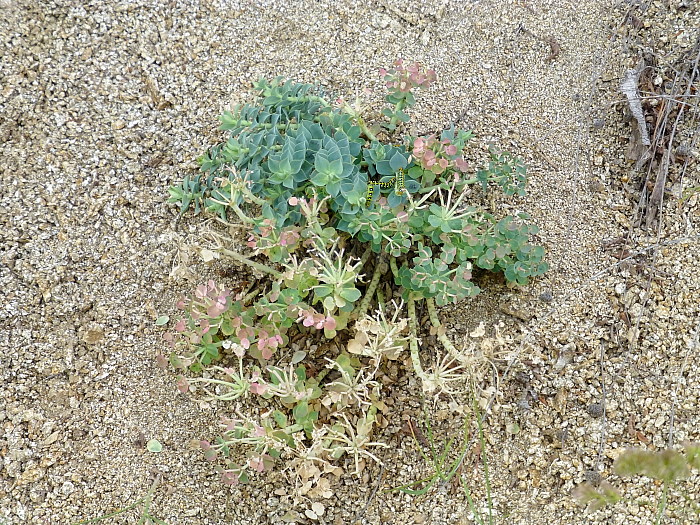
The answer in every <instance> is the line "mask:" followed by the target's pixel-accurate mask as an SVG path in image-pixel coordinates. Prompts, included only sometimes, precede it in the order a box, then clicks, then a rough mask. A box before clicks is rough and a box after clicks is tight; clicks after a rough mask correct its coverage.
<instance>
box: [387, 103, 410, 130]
mask: <svg viewBox="0 0 700 525" xmlns="http://www.w3.org/2000/svg"><path fill="white" fill-rule="evenodd" d="M405 107H406V99H405V98H402V99H401V100H399V103H398V104H396V109H395V110H394V113H397V112H399V111H401V110H402V109H403V108H405ZM398 121H399V117H397V116H395V115H394V116H393V117H391V120H390V121H389V126H394V127H395V126H396V123H397V122H398ZM391 129H394V128H391Z"/></svg>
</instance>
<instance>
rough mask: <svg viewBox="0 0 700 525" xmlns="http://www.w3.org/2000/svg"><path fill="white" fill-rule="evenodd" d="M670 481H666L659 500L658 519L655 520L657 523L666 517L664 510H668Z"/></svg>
mask: <svg viewBox="0 0 700 525" xmlns="http://www.w3.org/2000/svg"><path fill="white" fill-rule="evenodd" d="M670 484H671V483H670V482H669V481H664V490H663V492H662V493H661V501H659V506H658V513H657V515H656V520H655V521H654V524H655V525H659V523H661V519H662V518H663V517H664V512H665V511H666V502H667V500H668V489H669V486H670Z"/></svg>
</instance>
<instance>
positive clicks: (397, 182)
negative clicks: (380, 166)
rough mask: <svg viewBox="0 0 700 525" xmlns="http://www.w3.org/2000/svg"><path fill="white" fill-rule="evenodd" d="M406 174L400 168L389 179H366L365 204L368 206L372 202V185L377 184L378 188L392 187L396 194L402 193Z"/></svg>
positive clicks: (404, 189)
mask: <svg viewBox="0 0 700 525" xmlns="http://www.w3.org/2000/svg"><path fill="white" fill-rule="evenodd" d="M405 184H406V175H405V174H404V171H403V170H402V169H399V171H398V173H397V174H396V177H392V178H391V179H389V180H387V181H384V182H381V181H378V180H377V181H374V180H369V181H367V198H366V199H365V206H366V207H368V208H369V205H370V204H372V197H373V196H374V187H375V186H379V187H380V188H383V189H387V188H394V191H395V192H396V195H403V194H404V192H405V191H406V185H405Z"/></svg>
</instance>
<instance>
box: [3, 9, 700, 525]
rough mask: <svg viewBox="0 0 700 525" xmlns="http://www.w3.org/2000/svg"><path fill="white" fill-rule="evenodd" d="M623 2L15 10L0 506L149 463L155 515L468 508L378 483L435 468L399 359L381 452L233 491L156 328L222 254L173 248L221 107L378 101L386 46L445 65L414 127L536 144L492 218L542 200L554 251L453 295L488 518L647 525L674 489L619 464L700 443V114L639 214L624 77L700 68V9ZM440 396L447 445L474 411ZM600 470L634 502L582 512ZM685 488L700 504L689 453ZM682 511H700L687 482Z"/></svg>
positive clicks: (67, 499) (455, 489)
mask: <svg viewBox="0 0 700 525" xmlns="http://www.w3.org/2000/svg"><path fill="white" fill-rule="evenodd" d="M637 4H638V3H637V2H620V3H619V4H618V5H617V6H616V7H614V8H613V7H612V6H611V3H610V2H604V1H602V0H589V1H588V2H569V1H559V0H557V1H553V0H552V1H545V0H533V1H528V2H520V1H518V2H515V1H496V0H490V1H488V0H484V1H478V0H476V1H459V2H457V1H453V2H450V1H438V0H434V1H430V2H423V1H419V0H404V1H401V2H395V1H393V0H392V1H389V2H376V3H371V4H370V3H364V2H356V3H353V2H349V1H346V0H340V1H329V0H325V1H320V2H311V1H310V0H303V1H299V0H296V1H286V2H282V1H278V0H259V1H252V0H251V1H243V0H241V1H240V2H236V1H227V0H218V1H217V0H202V1H201V2H183V1H175V0H171V1H168V2H157V1H154V2H141V1H140V2H131V1H115V0H110V1H105V2H90V3H87V2H79V1H77V0H61V1H54V0H47V1H44V2H32V1H29V0H1V1H0V46H1V47H0V49H1V51H0V53H1V55H0V56H1V60H0V148H1V150H0V151H1V154H0V174H1V175H2V190H0V240H1V243H0V284H2V287H3V289H4V290H5V297H4V301H3V302H2V303H1V304H0V347H1V348H2V349H3V351H2V352H0V364H1V366H0V523H3V521H4V522H5V523H7V524H8V525H9V524H12V525H16V524H20V523H22V524H25V523H27V524H64V523H65V524H69V523H74V522H77V521H79V520H81V519H87V518H92V517H96V516H99V515H101V514H105V513H107V512H110V511H114V510H115V509H119V508H123V507H125V506H127V505H129V504H131V503H133V502H135V501H136V500H138V498H140V497H143V496H144V495H145V494H146V492H147V491H148V489H149V487H150V486H151V484H152V480H153V479H156V478H157V479H159V480H160V485H159V486H158V488H157V490H156V492H155V494H154V503H153V506H152V507H151V510H152V512H153V514H154V515H155V516H157V517H158V518H160V519H162V520H164V521H165V522H167V523H168V524H169V525H177V524H188V525H200V524H201V525H204V524H223V523H239V524H260V523H275V524H276V523H333V524H345V523H355V522H361V523H371V524H375V523H376V524H378V523H397V524H398V523H433V524H452V523H465V524H466V523H472V517H471V516H472V515H471V511H470V510H469V507H468V505H467V502H466V498H465V496H464V493H463V492H462V491H461V489H460V488H459V486H457V485H456V484H447V485H446V486H445V487H442V488H440V489H436V490H434V491H432V492H429V493H428V496H427V497H424V498H420V497H411V496H408V495H404V494H400V493H396V492H392V493H385V491H387V490H388V489H391V488H392V487H396V486H399V485H401V484H403V483H408V482H410V481H414V480H416V479H420V477H421V476H424V475H426V474H427V473H429V465H428V464H426V462H425V461H424V460H423V459H422V458H421V456H420V455H419V454H418V452H417V450H416V445H415V443H414V442H413V440H412V439H411V438H410V437H408V438H407V436H406V435H405V434H404V433H401V432H400V430H399V429H400V428H401V426H402V424H403V423H404V422H405V420H406V419H410V418H415V417H420V416H419V414H420V400H419V399H418V397H417V396H416V392H417V390H416V389H417V385H416V383H415V381H414V380H413V379H412V378H410V377H409V378H406V377H404V378H403V379H402V380H400V381H399V382H398V383H397V384H396V385H394V390H393V392H392V398H391V399H390V403H391V406H393V407H395V409H396V413H395V414H394V416H395V420H392V421H390V422H389V426H388V427H387V429H385V431H384V434H383V436H382V438H383V439H385V440H386V441H387V442H389V443H390V444H391V445H392V448H391V449H388V450H389V451H388V452H387V453H386V455H385V456H383V460H384V463H385V465H384V467H383V469H382V468H380V467H379V466H377V465H368V466H367V468H366V470H365V471H364V473H363V477H362V478H361V479H360V480H357V479H355V478H353V477H351V476H349V475H343V476H341V477H340V478H335V477H332V476H331V477H330V479H329V482H328V483H327V484H325V485H324V484H320V485H319V486H317V487H315V488H314V489H313V490H311V491H307V492H306V493H305V494H304V491H305V490H306V489H304V487H300V486H299V485H298V483H296V481H295V480H294V478H293V477H291V476H287V475H286V474H285V473H279V472H277V473H273V474H271V475H270V476H265V477H256V478H255V479H253V481H252V482H251V483H250V484H249V485H246V486H239V487H235V488H228V487H224V486H222V485H221V484H220V483H219V481H218V479H217V476H216V475H215V474H214V473H213V472H212V468H211V465H210V464H208V463H206V462H205V461H204V458H203V455H202V453H201V451H199V450H198V449H197V448H196V447H195V446H194V445H193V443H195V442H196V440H199V439H202V438H211V437H213V436H215V435H216V432H217V428H216V427H217V421H218V416H220V415H221V414H223V413H225V411H226V409H225V407H224V408H222V407H217V406H210V405H207V404H205V403H200V402H197V400H196V399H193V398H191V397H189V396H184V395H182V394H179V393H178V392H177V389H176V388H175V378H174V375H173V374H172V373H171V372H170V371H167V372H163V371H161V370H159V369H157V368H156V367H155V366H154V362H155V356H156V354H157V353H158V352H159V350H160V349H161V348H162V347H163V342H162V331H161V329H160V328H158V327H156V326H155V324H154V321H155V319H156V318H157V317H158V316H159V315H162V314H168V315H170V316H171V317H174V316H175V315H176V314H175V308H174V303H175V301H176V299H177V298H178V297H179V296H180V295H181V294H182V293H185V292H187V291H188V290H189V289H191V288H192V287H193V286H194V284H195V283H197V282H199V281H201V280H203V279H206V278H208V277H209V276H211V275H213V272H214V268H212V267H209V266H207V265H205V264H203V263H202V262H201V261H199V260H198V259H197V258H196V257H194V256H193V255H192V254H190V252H188V250H187V245H188V244H189V243H192V242H193V241H196V240H197V239H198V235H199V232H200V231H201V230H200V225H201V221H202V218H201V217H191V216H189V215H188V216H185V218H183V219H182V220H181V221H180V222H179V224H177V225H176V221H175V216H176V210H175V209H174V208H172V207H170V206H168V205H166V204H165V202H164V201H165V199H166V196H167V188H168V186H169V185H171V184H173V183H175V182H177V181H179V180H181V179H182V177H183V176H184V175H186V174H190V173H193V172H194V170H195V169H196V157H197V156H198V155H199V154H201V153H202V152H203V151H204V150H205V149H206V147H207V146H208V145H211V144H213V143H214V142H216V141H218V140H220V139H221V137H222V135H221V132H219V131H217V130H216V125H217V121H216V116H217V115H218V114H219V113H220V112H221V111H222V110H224V109H226V108H227V107H228V106H229V105H230V104H232V103H235V102H237V101H239V100H242V99H243V98H244V97H245V96H246V93H248V92H249V87H250V84H251V82H252V81H254V80H257V79H258V78H259V77H260V76H266V77H268V78H270V77H274V76H277V75H283V76H288V77H293V78H295V79H297V80H299V81H305V82H317V83H320V84H322V85H323V86H324V87H325V88H326V89H328V90H331V91H333V92H337V93H338V94H341V95H351V94H354V93H355V92H356V90H360V89H362V88H364V87H369V88H370V90H371V93H370V97H371V99H372V101H373V103H374V106H375V107H376V106H377V105H378V104H379V102H380V101H381V97H382V89H381V81H380V79H379V76H378V74H377V73H376V71H377V70H378V69H379V68H380V67H383V66H387V65H390V64H391V62H392V61H393V60H394V59H395V58H397V57H407V58H409V59H413V58H415V59H418V60H420V61H422V62H423V63H425V64H427V65H429V66H431V67H433V68H435V69H436V70H437V73H438V82H437V83H436V85H435V86H434V87H432V88H431V89H430V90H429V91H428V92H425V93H421V94H420V96H419V97H418V98H419V104H418V105H417V106H416V107H415V108H414V110H413V115H414V121H415V124H414V126H415V129H414V131H420V132H425V131H428V132H429V131H432V130H438V129H440V128H442V126H444V125H445V124H447V123H449V122H450V121H455V120H459V123H460V125H462V126H464V127H466V128H469V129H473V130H475V132H476V133H477V135H478V136H479V137H480V141H481V142H480V143H481V144H486V143H491V144H493V145H495V146H497V147H501V148H503V149H506V150H509V151H511V152H513V153H515V154H517V155H519V156H521V157H522V158H523V159H524V160H525V161H526V163H527V164H528V166H529V174H530V187H529V193H528V197H527V198H526V199H520V200H516V199H505V198H503V199H501V198H497V199H495V200H494V201H493V206H494V209H495V211H496V212H497V213H505V212H507V213H513V212H515V211H526V212H527V213H529V214H530V215H531V216H532V218H533V221H534V222H535V223H536V224H538V225H539V226H540V228H541V231H540V233H539V241H540V242H541V243H543V244H544V245H545V246H546V247H547V250H548V260H549V262H550V264H551V266H552V269H551V271H550V272H549V273H548V274H547V275H545V276H544V277H543V278H541V279H539V280H538V281H536V282H534V283H533V284H532V285H530V286H528V287H525V288H523V289H519V290H508V289H506V288H505V286H504V285H503V284H502V282H501V281H499V280H498V279H492V278H490V277H488V276H486V277H484V283H481V284H483V286H482V287H483V288H485V289H486V290H485V292H484V293H483V294H482V295H480V296H478V297H477V298H475V299H474V300H473V301H470V302H468V303H465V304H461V305H457V306H453V307H448V308H444V309H443V310H442V312H441V315H442V317H443V318H444V319H445V325H446V326H447V328H448V335H449V337H451V338H452V339H453V340H454V341H455V342H456V343H457V344H459V345H462V344H464V345H465V347H467V348H473V349H474V352H476V354H478V355H479V356H481V359H482V361H484V359H485V358H489V359H490V360H491V361H490V362H491V364H493V367H495V368H492V367H491V366H488V363H486V365H487V366H484V367H483V370H484V374H485V375H484V377H483V381H484V384H483V388H484V390H483V399H481V400H480V401H481V402H482V408H483V407H484V406H485V405H486V402H487V400H488V399H490V396H491V395H494V396H495V397H493V400H494V402H493V403H492V404H491V405H490V412H489V419H488V421H487V422H486V424H485V428H484V431H485V439H486V452H487V457H488V465H489V472H490V481H491V497H492V500H493V510H494V513H495V515H496V517H497V522H498V523H511V524H526V523H527V524H533V523H534V524H540V523H542V524H546V523H561V524H578V523H590V524H603V523H605V524H611V523H625V524H626V525H632V524H647V523H650V522H651V521H652V520H653V516H654V515H655V512H656V504H657V502H658V501H659V499H660V497H661V490H662V487H661V486H659V485H657V484H655V483H653V482H650V481H649V479H648V478H643V477H640V476H637V477H635V478H631V479H630V478H626V479H621V478H619V477H617V476H616V475H615V474H614V471H613V469H612V464H613V461H614V459H615V458H616V457H618V456H619V455H620V454H621V453H622V451H623V450H624V449H626V448H629V447H641V448H647V449H650V450H659V449H663V448H666V447H668V446H673V447H676V448H677V447H678V445H679V444H680V443H682V442H683V441H684V440H688V441H700V430H699V429H698V426H697V421H698V417H699V416H700V409H699V408H698V407H700V377H698V369H697V367H694V366H693V357H694V356H695V355H696V354H697V351H698V332H699V330H700V327H699V319H700V301H699V300H698V298H699V297H700V277H699V276H700V272H698V260H700V249H699V248H698V231H697V230H698V220H699V219H700V205H699V204H698V193H697V192H693V191H692V188H694V187H700V169H699V168H698V166H699V164H698V162H697V146H696V145H694V144H695V143H694V142H693V133H694V131H695V130H696V129H697V121H696V120H693V119H694V118H695V117H693V115H694V113H693V112H692V111H693V110H691V109H689V110H688V112H687V113H686V114H687V115H690V116H689V117H688V118H687V119H686V120H684V121H683V122H682V123H681V126H680V128H679V132H678V136H679V140H680V141H681V142H683V144H682V146H683V148H684V149H682V151H681V153H682V155H679V158H681V159H686V158H687V159H689V164H688V169H687V171H686V173H685V175H684V177H683V178H682V179H681V178H680V177H676V178H674V176H675V175H677V174H678V172H679V169H680V166H681V164H680V162H679V163H674V164H673V166H672V169H671V174H670V179H669V183H668V187H669V189H670V191H669V192H667V194H666V206H665V209H664V210H663V214H662V216H661V223H660V228H659V229H654V230H644V229H642V228H641V227H640V226H636V225H635V224H636V223H635V217H636V215H635V214H636V213H637V212H638V209H637V203H638V202H639V198H640V191H639V190H640V187H641V186H642V184H641V183H639V176H638V175H637V174H634V173H633V164H634V163H633V162H631V161H630V160H629V159H628V158H627V157H626V154H625V152H626V150H627V145H628V142H629V140H630V136H631V133H632V131H631V130H632V126H631V125H630V123H628V122H625V121H624V120H623V111H622V110H623V107H624V98H623V96H622V94H621V93H620V91H619V89H618V88H619V82H620V80H621V79H622V78H623V76H624V73H625V71H626V70H627V69H630V68H632V67H634V65H635V63H636V60H637V56H638V54H640V53H642V52H647V53H649V52H653V53H654V54H655V55H656V56H657V58H658V64H657V66H656V68H657V70H656V71H657V73H658V75H659V76H660V77H661V78H662V80H663V78H666V79H668V78H673V77H672V75H673V71H674V67H675V68H678V65H679V64H680V63H682V62H683V61H686V63H687V61H688V60H690V59H691V58H694V55H692V54H691V53H692V50H693V46H694V45H695V42H697V40H698V29H697V28H698V27H700V6H698V5H697V3H690V2H671V4H672V5H671V6H670V7H668V6H667V4H668V3H667V2H653V1H652V2H648V3H646V4H644V5H641V4H640V5H637ZM696 52H697V51H696ZM689 57H690V58H689ZM693 104H695V105H694V106H693V105H692V104H691V108H695V110H694V111H696V110H697V103H695V102H693ZM474 154H475V156H479V157H482V158H483V156H484V155H485V150H484V149H483V148H479V147H475V150H474ZM689 189H690V190H691V191H690V192H689V193H687V192H688V190H689ZM684 190H685V191H686V193H683V191H684ZM679 195H684V196H687V198H686V199H684V200H683V201H680V200H679V199H678V196H679ZM642 222H643V221H642ZM625 236H629V239H630V240H629V242H628V244H627V245H626V246H624V249H626V250H628V251H629V253H631V254H633V255H634V257H633V258H632V259H630V260H627V261H620V258H619V257H616V256H615V253H616V252H615V250H618V251H617V253H619V250H620V249H621V248H619V247H617V248H610V246H612V244H610V243H611V241H613V240H614V239H617V238H619V237H625ZM653 246H658V248H657V249H654V248H652V247H653ZM636 252H639V253H636ZM183 258H184V259H183ZM623 258H624V257H623ZM183 260H185V261H186V262H187V265H186V269H185V270H186V271H182V270H183V267H182V264H181V263H182V261H183ZM178 265H180V266H181V267H180V271H176V272H174V271H173V268H175V267H177V266H178ZM482 322H483V323H484V330H481V332H484V334H483V335H479V334H480V333H481V332H479V331H477V328H478V327H479V325H480V323H482ZM470 334H473V335H470ZM476 354H475V355H476ZM601 356H602V358H601ZM509 364H510V365H509ZM494 370H497V371H498V374H496V376H494V374H493V371H494ZM496 379H498V381H496ZM430 406H431V407H433V408H431V418H432V420H433V423H434V429H433V430H434V432H435V435H436V436H437V438H438V439H442V438H444V437H448V438H449V437H450V436H455V435H459V433H460V432H461V424H462V421H463V418H464V417H469V416H468V412H469V411H468V407H470V406H471V401H470V400H469V399H468V398H466V397H465V398H458V399H456V400H453V402H451V403H450V401H449V400H436V401H435V403H431V404H430ZM465 407H466V408H465ZM593 407H596V408H595V410H594V409H593ZM465 413H466V414H467V415H464V414H465ZM416 414H418V416H416ZM591 416H593V417H591ZM603 416H604V417H603ZM471 428H472V430H473V429H474V428H475V427H474V425H472V427H471ZM472 435H474V434H473V433H472ZM150 439H157V440H158V441H160V442H161V443H162V444H163V452H161V453H159V454H156V453H150V452H147V451H146V449H145V443H146V442H147V441H148V440H150ZM482 467H483V465H482V463H481V457H480V455H479V452H478V450H477V449H473V450H472V451H471V452H470V454H468V455H467V458H466V460H465V463H464V468H463V469H462V473H463V474H464V477H465V482H466V483H467V484H468V485H469V486H470V488H471V491H472V497H473V498H474V501H475V502H476V504H477V508H479V509H486V501H487V500H486V494H485V483H484V474H483V468H482ZM601 480H605V481H607V482H609V483H611V484H612V485H614V486H615V487H617V488H618V490H619V491H620V493H621V494H622V495H623V496H624V498H625V499H624V500H623V501H622V502H620V503H618V504H617V505H615V506H612V507H608V508H606V509H603V510H601V511H598V512H595V513H592V514H590V515H584V510H583V507H581V506H580V505H578V504H577V503H576V502H575V501H574V499H573V498H572V496H571V492H572V490H573V489H574V488H575V487H576V486H577V485H579V484H580V483H583V482H584V481H588V482H590V483H593V484H595V485H598V484H599V483H600V482H601ZM375 489H377V490H376V492H375ZM678 490H679V491H682V492H683V493H684V494H685V495H686V496H687V497H688V498H689V501H692V502H694V504H695V506H696V509H697V500H698V494H700V478H699V477H698V474H697V471H695V473H694V474H693V475H692V476H691V477H690V478H689V479H687V480H684V481H682V482H680V483H679V485H678ZM368 501H369V504H368V505H367V507H366V509H365V505H366V503H367V502H368ZM360 515H361V518H360ZM134 516H135V515H134V514H133V513H132V514H129V515H122V516H118V517H116V518H113V519H112V520H111V521H110V523H135V522H136V521H137V520H136V519H135V517H134ZM666 517H667V520H668V522H672V523H693V520H694V519H696V517H697V514H696V513H693V511H692V509H690V503H688V502H687V501H686V500H684V499H683V498H682V497H681V496H680V495H679V493H678V491H675V492H674V491H672V493H671V497H670V505H669V508H668V509H667V511H666Z"/></svg>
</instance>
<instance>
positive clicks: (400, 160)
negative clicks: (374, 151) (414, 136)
mask: <svg viewBox="0 0 700 525" xmlns="http://www.w3.org/2000/svg"><path fill="white" fill-rule="evenodd" d="M407 165H408V161H407V160H406V157H404V156H403V155H402V154H401V153H399V152H398V151H397V152H396V153H394V156H393V157H391V159H390V160H389V166H391V169H392V170H394V172H396V171H399V170H400V169H403V168H405V167H406V166H407Z"/></svg>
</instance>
